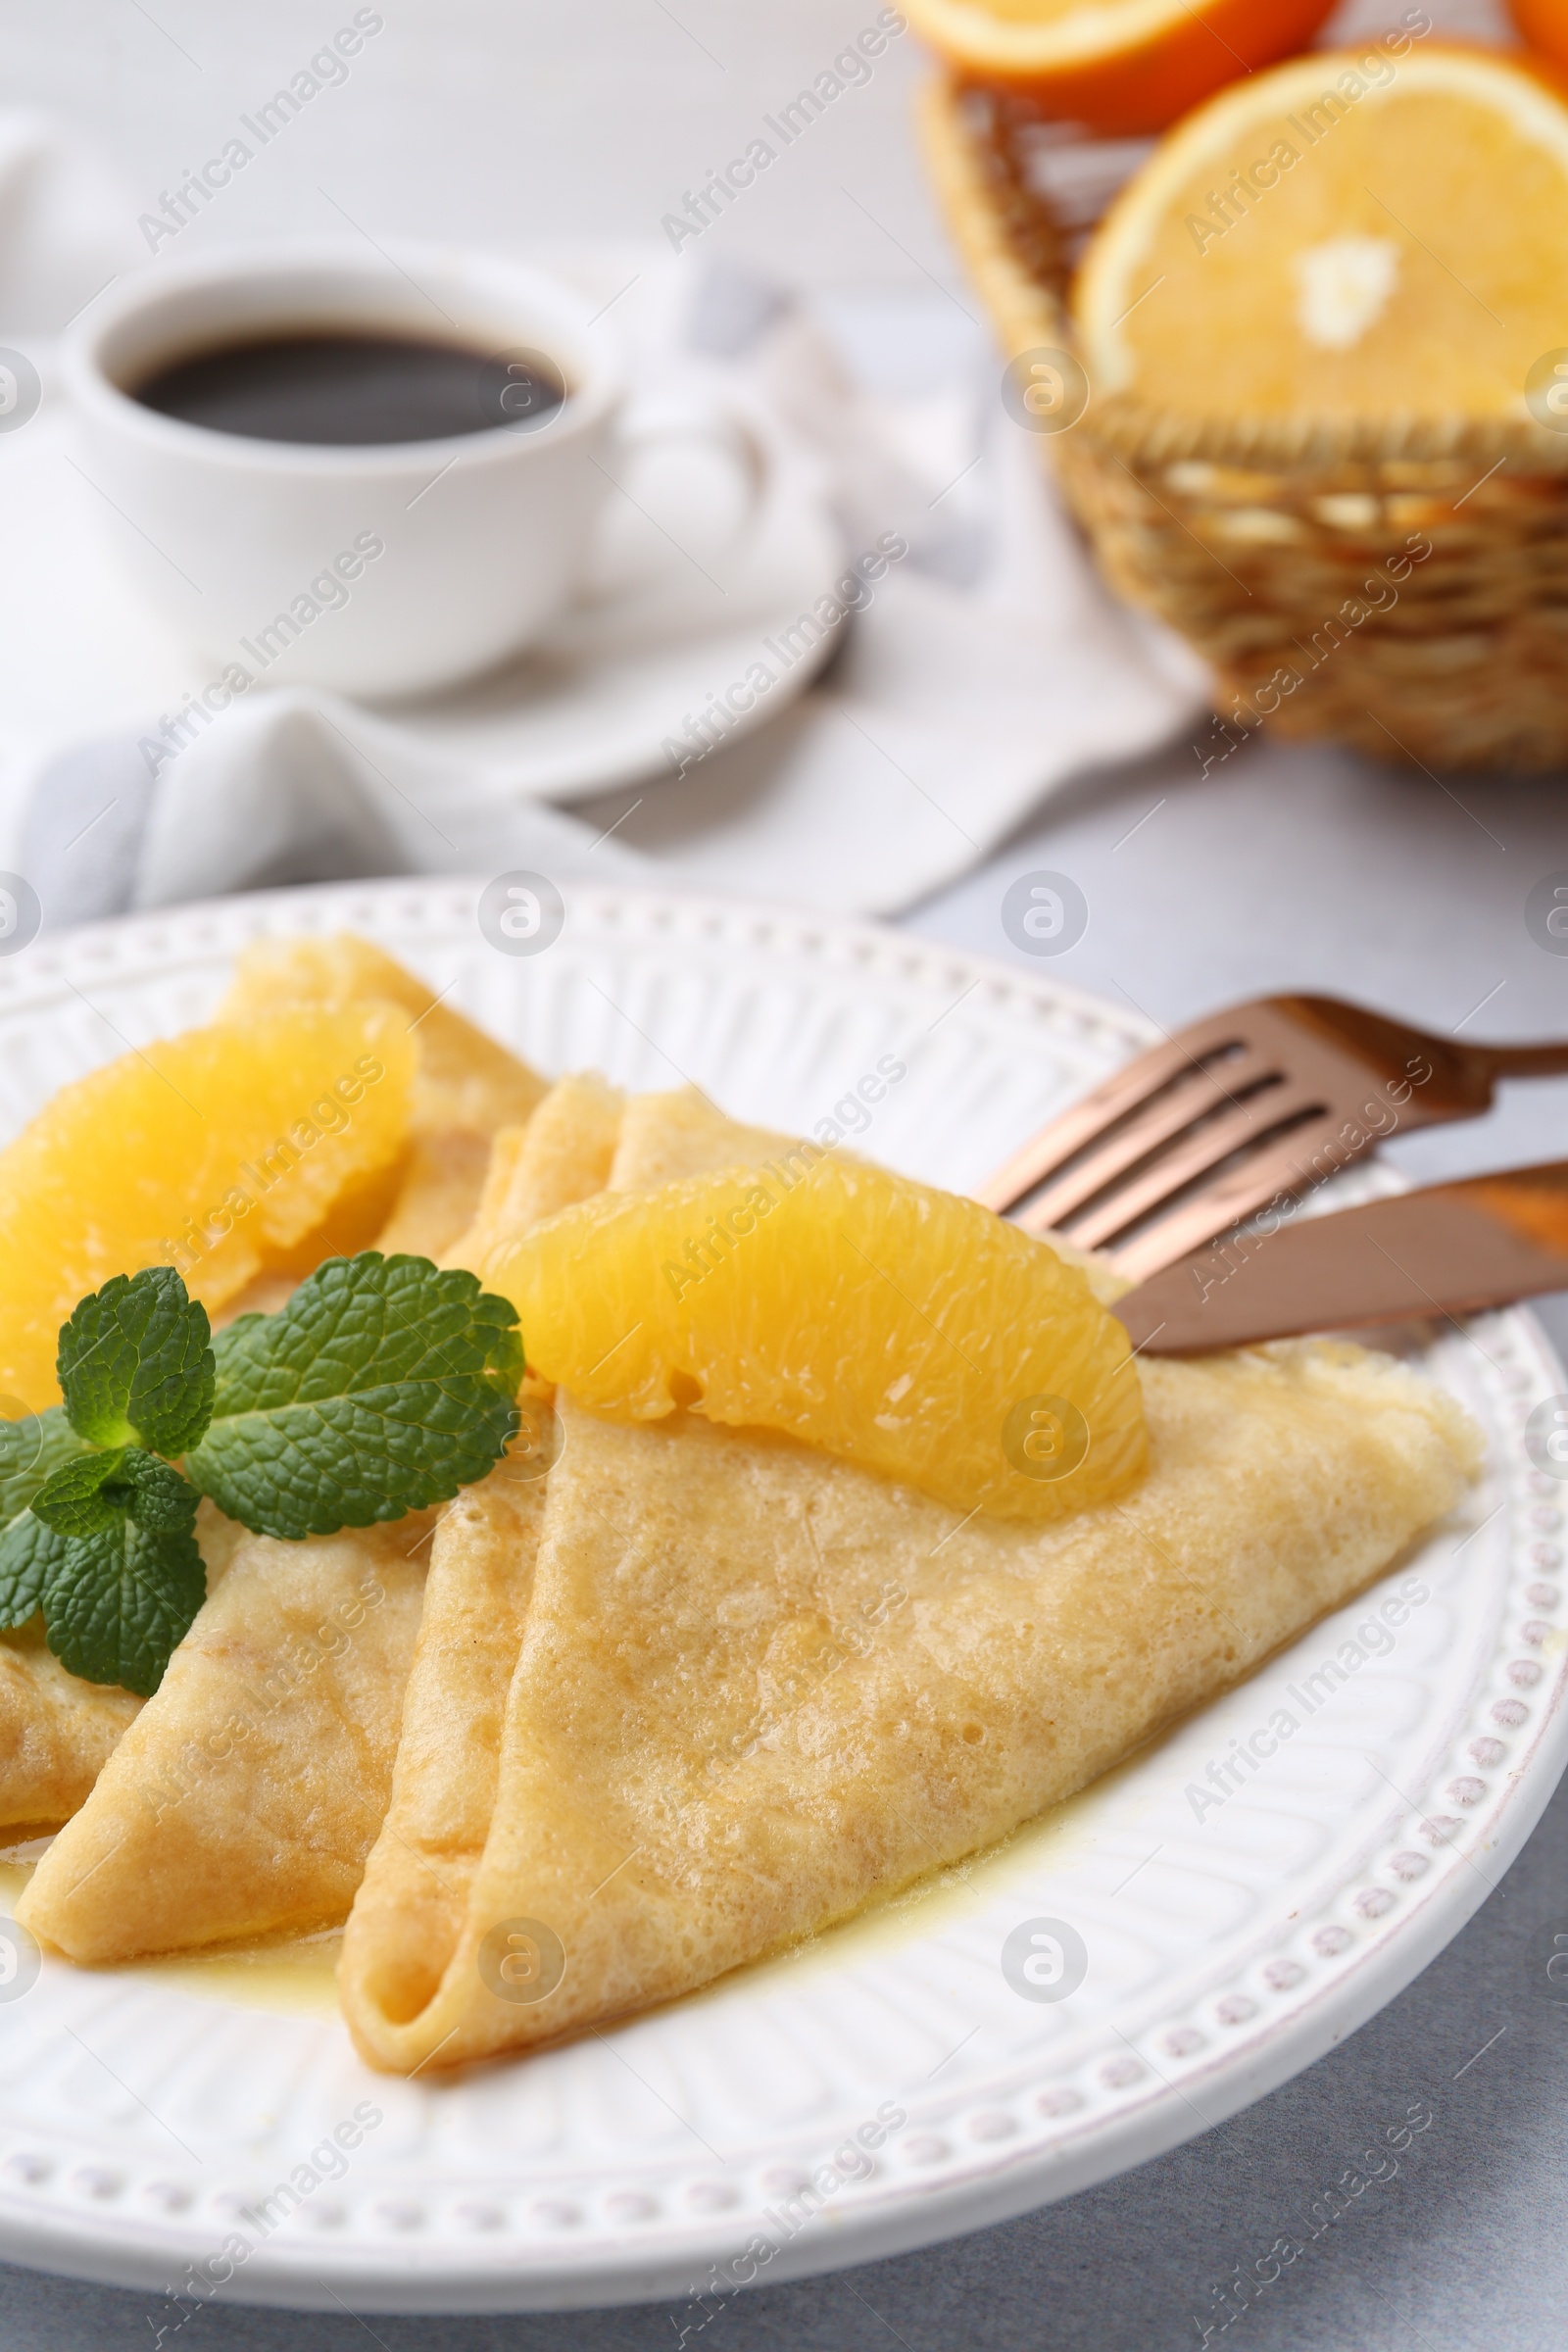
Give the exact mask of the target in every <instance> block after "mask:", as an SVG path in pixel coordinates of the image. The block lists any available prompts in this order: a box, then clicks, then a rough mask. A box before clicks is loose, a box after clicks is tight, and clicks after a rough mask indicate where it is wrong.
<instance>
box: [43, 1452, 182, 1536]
mask: <svg viewBox="0 0 1568 2352" xmlns="http://www.w3.org/2000/svg"><path fill="white" fill-rule="evenodd" d="M200 1500H201V1496H200V1495H199V1494H198V1493H197V1491H196V1489H195V1488H194V1487H193V1486H192V1485H191V1483H190V1481H189V1479H187V1478H182V1477H181V1476H180V1474H179V1472H178V1471H177V1470H176V1469H175V1468H174V1465H173V1463H172V1462H166V1461H162V1460H160V1458H159V1456H158V1455H157V1454H156V1453H148V1452H147V1451H145V1449H144V1448H143V1447H142V1446H107V1447H102V1448H99V1449H97V1450H95V1451H93V1452H91V1453H81V1454H77V1455H76V1456H75V1457H74V1459H73V1460H72V1461H69V1462H64V1463H62V1465H61V1467H60V1468H59V1469H58V1470H57V1471H56V1472H55V1473H54V1476H53V1477H52V1478H49V1479H47V1480H46V1481H45V1482H44V1484H43V1485H42V1486H41V1487H40V1488H39V1490H38V1492H37V1494H36V1495H34V1496H33V1498H32V1508H33V1515H34V1517H36V1518H39V1519H41V1520H42V1521H43V1522H44V1525H45V1526H46V1527H52V1528H53V1529H54V1530H55V1531H56V1533H57V1534H59V1535H62V1536H97V1535H101V1534H102V1533H103V1532H104V1530H105V1529H106V1528H109V1527H112V1526H113V1525H114V1523H115V1521H116V1520H117V1519H120V1518H123V1517H124V1516H125V1515H126V1514H127V1513H128V1514H129V1516H130V1517H131V1518H132V1519H134V1521H135V1522H136V1525H137V1526H138V1527H139V1528H141V1529H142V1530H143V1532H144V1533H145V1534H147V1535H161V1534H163V1533H165V1532H166V1531H168V1530H170V1529H172V1528H180V1527H189V1525H190V1523H191V1521H192V1519H193V1518H194V1517H195V1515H196V1505H197V1503H198V1502H199V1501H200Z"/></svg>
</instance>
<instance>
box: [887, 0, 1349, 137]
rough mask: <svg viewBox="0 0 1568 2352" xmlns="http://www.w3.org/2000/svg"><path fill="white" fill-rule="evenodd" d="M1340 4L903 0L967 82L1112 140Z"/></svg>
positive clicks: (1191, 99)
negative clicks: (989, 86) (990, 88)
mask: <svg viewBox="0 0 1568 2352" xmlns="http://www.w3.org/2000/svg"><path fill="white" fill-rule="evenodd" d="M1334 4H1335V0H905V5H906V9H907V15H908V19H909V22H910V24H911V25H913V26H914V28H915V30H916V31H917V32H918V33H921V34H923V36H924V37H925V39H926V40H928V41H929V42H930V43H931V45H932V47H933V48H934V49H936V50H937V51H938V52H939V53H940V54H941V55H942V56H943V57H945V58H946V59H947V60H948V62H949V64H950V65H952V66H953V67H955V68H956V70H957V72H958V73H961V74H962V75H963V76H964V78H965V79H967V80H970V81H981V82H987V83H991V84H993V85H996V86H998V87H1000V88H1003V89H1007V90H1013V91H1016V92H1018V93H1019V94H1020V95H1021V96H1024V97H1027V98H1029V99H1031V100H1032V101H1033V102H1034V103H1035V104H1036V105H1038V106H1039V107H1040V109H1041V111H1042V113H1044V114H1046V115H1050V116H1054V117H1055V118H1056V119H1057V120H1058V121H1061V122H1071V123H1086V124H1087V125H1088V127H1089V128H1090V129H1091V130H1096V131H1100V132H1103V133H1104V134H1107V135H1109V136H1112V137H1120V136H1125V135H1129V134H1132V133H1135V132H1141V131H1151V130H1163V129H1164V128H1165V126H1166V125H1167V123H1174V122H1175V121H1176V119H1177V117H1178V116H1180V115H1184V114H1185V113H1186V112H1187V110H1188V108H1189V107H1191V106H1196V105H1197V104H1198V102H1199V100H1200V99H1201V98H1206V97H1208V96H1209V94H1210V92H1211V91H1214V90H1218V89H1222V88H1223V87H1224V85H1225V84H1226V82H1228V81H1234V80H1235V79H1236V78H1237V76H1238V75H1239V74H1243V73H1255V72H1256V70H1257V68H1258V67H1259V66H1271V65H1273V63H1274V62H1275V60H1276V59H1277V58H1281V57H1289V56H1291V55H1292V54H1293V52H1294V51H1296V50H1298V49H1299V48H1301V47H1302V46H1303V44H1304V43H1305V42H1306V41H1308V40H1310V38H1311V36H1312V34H1313V33H1314V32H1315V31H1316V30H1317V28H1318V26H1319V25H1321V24H1322V23H1323V21H1324V19H1325V18H1326V17H1328V16H1329V14H1330V13H1331V11H1332V9H1333V7H1334Z"/></svg>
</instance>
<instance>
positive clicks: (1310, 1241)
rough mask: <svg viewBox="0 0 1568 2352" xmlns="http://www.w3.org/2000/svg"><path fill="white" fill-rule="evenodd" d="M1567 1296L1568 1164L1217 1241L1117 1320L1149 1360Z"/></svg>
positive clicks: (1130, 1297)
mask: <svg viewBox="0 0 1568 2352" xmlns="http://www.w3.org/2000/svg"><path fill="white" fill-rule="evenodd" d="M1562 1290H1568V1160H1560V1159H1559V1160H1547V1161H1545V1162H1544V1164H1543V1165H1542V1166H1540V1167H1534V1168H1510V1169H1508V1170H1507V1171H1506V1172H1505V1173H1504V1174H1502V1175H1500V1176H1471V1177H1468V1178H1467V1179H1465V1181H1464V1182H1462V1183H1459V1184H1433V1185H1427V1186H1425V1187H1424V1188H1423V1189H1422V1190H1421V1191H1419V1192H1411V1193H1399V1194H1397V1195H1395V1197H1394V1198H1393V1199H1391V1200H1387V1201H1371V1202H1369V1203H1368V1204H1367V1205H1366V1206H1365V1207H1362V1208H1342V1209H1340V1210H1339V1211H1338V1212H1337V1213H1336V1214H1334V1215H1332V1216H1322V1217H1301V1216H1296V1217H1292V1216H1284V1217H1281V1218H1280V1219H1279V1221H1278V1222H1277V1223H1276V1224H1275V1226H1274V1227H1273V1228H1272V1229H1271V1230H1262V1231H1257V1230H1254V1231H1253V1232H1250V1233H1247V1234H1243V1235H1241V1236H1232V1237H1231V1238H1229V1239H1227V1240H1225V1241H1223V1242H1214V1243H1210V1244H1209V1246H1208V1247H1207V1248H1206V1249H1203V1250H1195V1251H1194V1252H1193V1253H1192V1255H1191V1256H1189V1257H1183V1258H1178V1259H1177V1260H1176V1263H1175V1264H1174V1265H1170V1266H1166V1267H1165V1268H1164V1270H1163V1271H1162V1272H1161V1273H1158V1274H1155V1275H1152V1277H1151V1278H1150V1280H1149V1281H1147V1282H1141V1283H1140V1284H1139V1285H1138V1286H1137V1288H1136V1289H1135V1290H1131V1291H1128V1292H1126V1293H1124V1295H1123V1296H1122V1298H1120V1299H1118V1300H1117V1301H1116V1304H1115V1306H1114V1307H1113V1308H1112V1310H1111V1311H1112V1312H1113V1313H1114V1314H1115V1315H1116V1316H1117V1317H1118V1318H1119V1319H1120V1320H1121V1321H1122V1322H1123V1323H1125V1325H1126V1326H1127V1329H1128V1330H1129V1332H1130V1333H1131V1334H1132V1338H1133V1343H1134V1346H1135V1348H1137V1350H1138V1352H1139V1353H1140V1354H1143V1355H1201V1354H1206V1353H1207V1352H1208V1351H1209V1350H1210V1349H1212V1348H1246V1347H1250V1346H1251V1345H1253V1344H1254V1343H1256V1342H1258V1341H1262V1340H1282V1339H1289V1338H1292V1337H1294V1336H1296V1335H1297V1334H1299V1333H1301V1332H1308V1331H1355V1330H1360V1329H1364V1328H1365V1327H1366V1326H1367V1325H1369V1324H1377V1323H1402V1322H1408V1321H1410V1320H1412V1319H1414V1318H1419V1317H1430V1316H1433V1315H1467V1314H1476V1313H1479V1312H1480V1311H1481V1310H1482V1309H1483V1308H1485V1307H1489V1306H1506V1305H1507V1304H1509V1303H1510V1302H1511V1301H1512V1300H1514V1299H1532V1298H1537V1297H1540V1296H1541V1295H1542V1294H1543V1293H1544V1292H1547V1291H1562Z"/></svg>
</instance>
